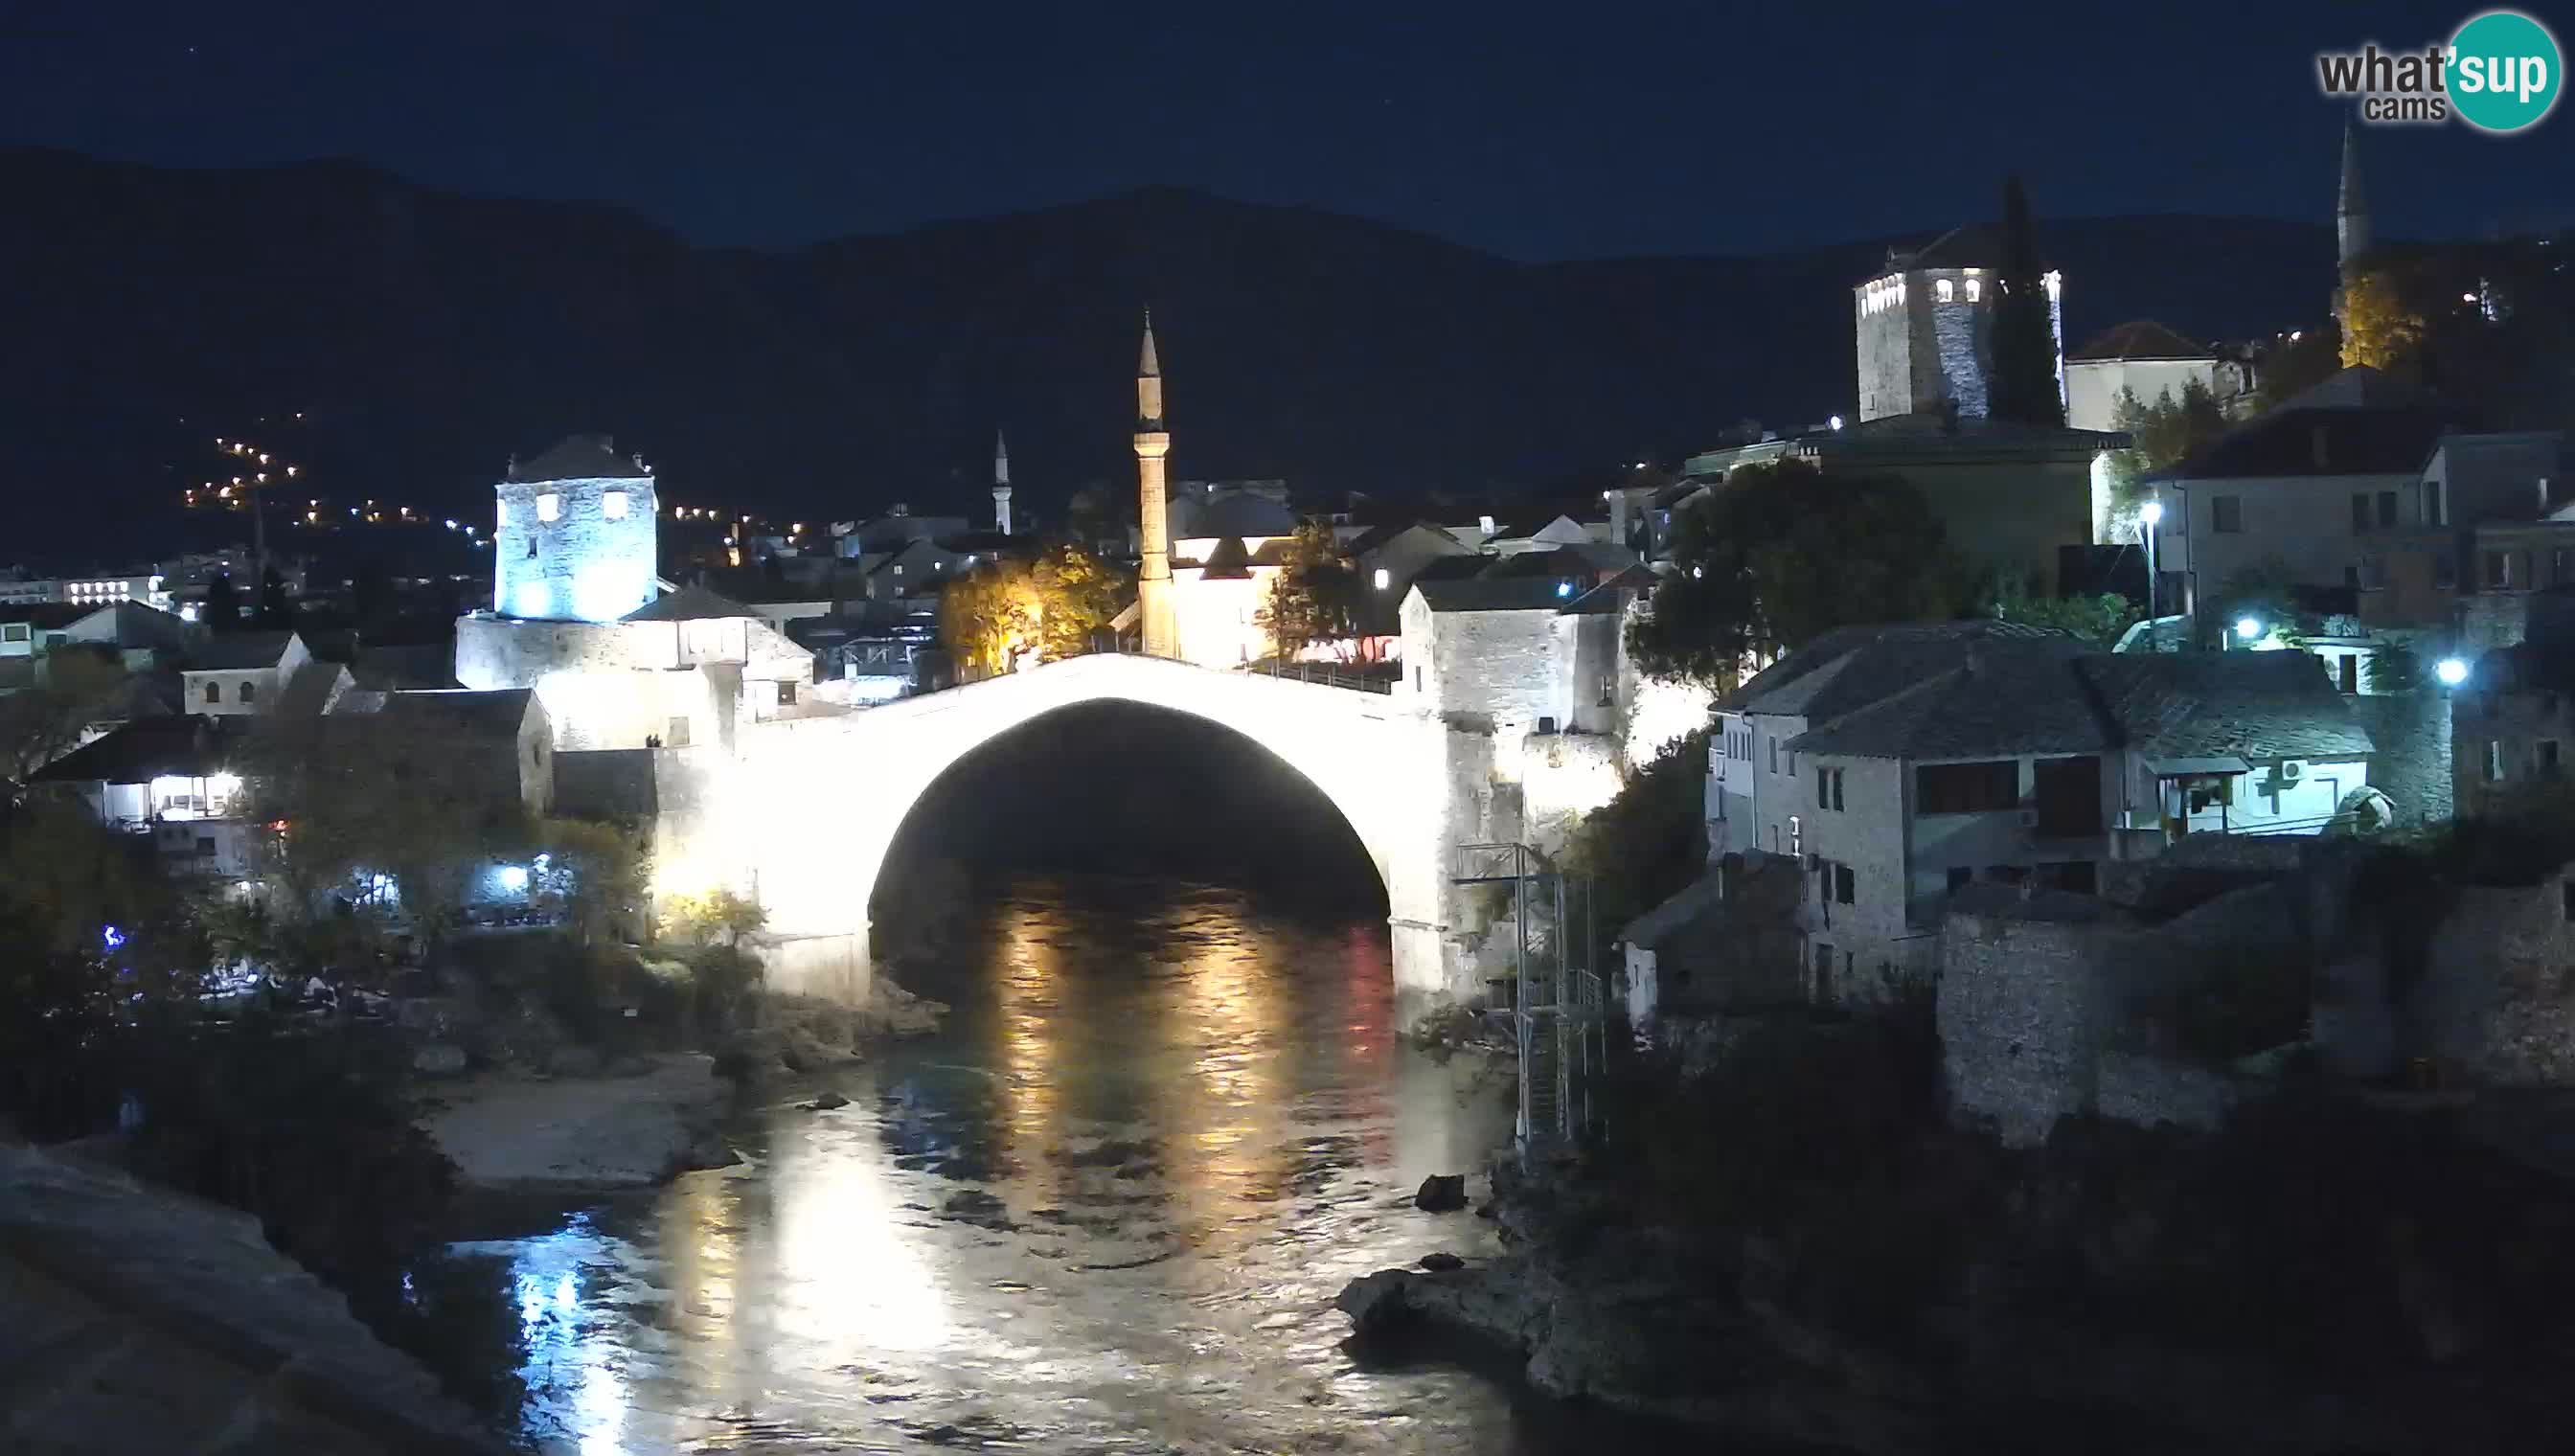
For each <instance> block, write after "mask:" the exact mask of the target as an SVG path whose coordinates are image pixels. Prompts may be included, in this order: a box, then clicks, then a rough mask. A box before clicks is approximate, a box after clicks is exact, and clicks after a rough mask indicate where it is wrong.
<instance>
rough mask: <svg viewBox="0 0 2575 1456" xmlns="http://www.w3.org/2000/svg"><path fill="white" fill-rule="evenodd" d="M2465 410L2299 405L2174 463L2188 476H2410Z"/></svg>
mask: <svg viewBox="0 0 2575 1456" xmlns="http://www.w3.org/2000/svg"><path fill="white" fill-rule="evenodd" d="M2462 423H2464V419H2463V417H2462V416H2461V415H2460V414H2459V413H2458V412H2457V411H2454V410H2450V409H2447V408H2444V407H2442V406H2438V405H2403V406H2391V407H2377V406H2372V407H2369V408H2364V409H2346V408H2341V407H2333V406H2321V407H2311V408H2301V407H2299V406H2298V405H2296V404H2294V403H2292V404H2289V405H2284V406H2282V407H2280V408H2279V409H2277V410H2273V411H2272V412H2271V413H2269V414H2267V415H2263V416H2261V417H2260V418H2258V419H2254V420H2249V421H2246V422H2245V423H2244V424H2242V425H2238V426H2236V427H2235V428H2234V429H2232V430H2229V431H2228V432H2226V433H2225V434H2224V435H2221V436H2219V437H2218V438H2217V439H2216V440H2215V441H2214V442H2212V443H2211V444H2210V445H2208V446H2207V447H2206V448H2205V449H2203V450H2201V451H2200V452H2199V453H2198V454H2196V455H2193V456H2192V457H2190V458H2189V459H2188V460H2185V461H2183V462H2182V463H2181V464H2180V465H2178V466H2176V467H2174V468H2173V470H2172V472H2171V478H2172V479H2175V480H2184V481H2208V480H2248V479H2262V478H2266V477H2283V476H2364V475H2412V474H2414V473H2415V472H2417V471H2420V470H2421V469H2422V468H2423V462H2424V461H2426V460H2428V459H2430V457H2431V454H2432V447H2433V445H2434V444H2435V443H2436V442H2438V441H2439V440H2440V438H2441V435H2442V433H2443V432H2444V431H2447V430H2452V429H2456V428H2458V427H2459V426H2460V425H2461V424H2462Z"/></svg>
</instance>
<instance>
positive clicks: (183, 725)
mask: <svg viewBox="0 0 2575 1456" xmlns="http://www.w3.org/2000/svg"><path fill="white" fill-rule="evenodd" d="M231 752H232V738H231V735H229V734H227V733H226V732H224V731H223V729H222V728H220V727H219V726H218V725H217V724H216V723H215V721H214V720H212V719H209V718H204V717H201V716H199V715H196V714H185V715H181V716H178V717H175V718H143V719H136V720H135V721H134V722H132V723H129V724H126V725H125V726H123V727H122V728H114V729H111V730H110V731H109V732H107V733H106V734H105V735H104V736H101V737H98V738H94V739H92V740H90V741H89V742H87V743H84V744H82V745H81V746H80V747H77V748H74V749H73V750H72V751H70V752H68V753H65V754H64V755H63V756H61V757H59V758H56V759H55V760H54V761H52V762H50V763H48V764H46V765H45V766H44V767H42V768H40V769H38V770H37V771H36V772H35V774H34V775H33V777H34V779H35V781H37V782H40V783H99V782H105V783H148V782H150V781H151V780H152V779H154V778H158V777H160V776H161V775H163V774H165V773H169V774H181V775H185V776H188V777H197V776H201V775H204V774H208V773H213V772H216V771H217V770H219V769H221V768H222V767H223V766H224V764H225V763H226V762H227V761H228V760H229V758H230V755H231Z"/></svg>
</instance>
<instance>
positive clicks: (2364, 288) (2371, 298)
mask: <svg viewBox="0 0 2575 1456" xmlns="http://www.w3.org/2000/svg"><path fill="white" fill-rule="evenodd" d="M2422 344H2423V316H2422V315H2421V314H2419V313H2416V312H2415V311H2414V310H2413V309H2412V308H2410V307H2408V306H2407V305H2406V302H2405V297H2404V292H2403V290H2402V289H2401V288H2399V287H2398V284H2397V280H2396V278H2395V276H2394V275H2393V274H2390V273H2387V272H2383V271H2380V270H2376V269H2369V270H2360V271H2356V272H2354V273H2352V274H2351V275H2350V276H2348V277H2347V278H2345V279H2344V280H2343V289H2342V363H2343V367H2344V368H2345V369H2349V368H2351V367H2352V366H2353V365H2358V364H2365V365H2368V366H2369V367H2370V368H2372V369H2379V370H2392V369H2395V368H2397V367H2399V366H2400V365H2404V364H2408V363H2411V362H2412V360H2413V358H2414V353H2415V351H2416V350H2417V349H2419V348H2421V347H2422Z"/></svg>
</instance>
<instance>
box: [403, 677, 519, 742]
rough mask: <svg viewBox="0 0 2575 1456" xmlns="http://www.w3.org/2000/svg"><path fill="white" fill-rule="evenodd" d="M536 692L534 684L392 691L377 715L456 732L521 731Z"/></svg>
mask: <svg viewBox="0 0 2575 1456" xmlns="http://www.w3.org/2000/svg"><path fill="white" fill-rule="evenodd" d="M535 696H536V690H535V689H533V688H490V689H483V690H475V689H468V688H451V689H447V690H445V691H443V692H436V693H393V694H388V695H386V697H385V705H384V707H383V708H381V709H379V710H377V716H378V717H381V718H384V719H386V720H389V721H392V722H397V723H403V722H409V723H417V724H423V725H428V726H433V727H436V728H443V729H446V730H449V731H453V732H460V733H468V734H472V735H475V736H479V737H510V738H514V737H517V736H518V735H519V727H520V725H522V724H524V723H526V722H527V721H528V701H529V700H530V699H532V698H534V697H535Z"/></svg>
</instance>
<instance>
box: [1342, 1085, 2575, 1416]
mask: <svg viewBox="0 0 2575 1456" xmlns="http://www.w3.org/2000/svg"><path fill="white" fill-rule="evenodd" d="M1741 1090H1742V1089H1741V1088H1737V1089H1736V1091H1741ZM1842 1090H1843V1094H1844V1095H1845V1096H1846V1097H1847V1098H1849V1099H1850V1104H1864V1103H1865V1102H1866V1101H1867V1100H1868V1098H1869V1097H1870V1095H1871V1094H1870V1093H1869V1092H1868V1091H1867V1090H1865V1089H1860V1088H1855V1087H1854V1086H1853V1085H1851V1084H1850V1083H1849V1082H1847V1081H1845V1082H1844V1083H1843V1084H1842ZM1667 1094H1668V1097H1669V1104H1668V1105H1666V1106H1664V1107H1663V1109H1662V1113H1663V1115H1662V1120H1660V1121H1658V1122H1655V1121H1648V1122H1646V1123H1644V1124H1643V1125H1642V1126H1640V1127H1638V1128H1637V1130H1636V1131H1635V1132H1634V1133H1633V1134H1631V1137H1630V1140H1629V1143H1628V1145H1627V1147H1626V1148H1625V1149H1624V1150H1623V1152H1620V1153H1617V1154H1604V1155H1601V1156H1598V1157H1595V1158H1592V1159H1589V1160H1586V1161H1583V1162H1579V1163H1566V1164H1562V1165H1557V1166H1553V1167H1550V1168H1548V1169H1546V1170H1544V1171H1543V1172H1542V1173H1540V1174H1538V1175H1534V1176H1523V1175H1521V1174H1520V1173H1519V1172H1518V1170H1517V1169H1516V1168H1515V1167H1514V1166H1511V1165H1507V1164H1505V1165H1501V1166H1498V1167H1497V1168H1496V1171H1495V1178H1494V1185H1493V1186H1494V1196H1493V1202H1492V1205H1491V1208H1490V1210H1489V1211H1490V1212H1491V1214H1492V1215H1493V1216H1494V1217H1495V1218H1497V1219H1498V1220H1499V1222H1500V1225H1501V1229H1502V1232H1503V1237H1504V1245H1505V1248H1506V1249H1507V1250H1508V1252H1507V1253H1505V1254H1504V1255H1503V1256H1501V1257H1500V1258H1497V1259H1493V1260H1490V1261H1487V1262H1480V1263H1470V1264H1467V1265H1465V1266H1463V1267H1459V1268H1455V1269H1446V1270H1439V1271H1426V1270H1418V1269H1390V1270H1383V1271H1380V1272H1377V1273H1374V1274H1370V1275H1367V1276H1365V1277H1363V1278H1360V1279H1357V1280H1354V1281H1352V1282H1351V1283H1350V1284H1349V1285H1348V1286H1347V1287H1346V1288H1345V1289H1344V1290H1343V1291H1342V1293H1341V1295H1340V1297H1339V1299H1338V1301H1337V1303H1338V1306H1339V1308H1340V1309H1341V1310H1342V1311H1343V1312H1344V1313H1346V1314H1347V1315H1348V1316H1349V1317H1350V1320H1351V1323H1352V1326H1353V1329H1354V1332H1355V1336H1356V1338H1357V1340H1358V1341H1359V1342H1360V1343H1361V1344H1362V1345H1365V1344H1366V1343H1368V1342H1370V1341H1373V1340H1376V1339H1379V1338H1381V1337H1392V1336H1398V1335H1401V1334H1402V1333H1403V1332H1405V1331H1407V1330H1417V1331H1427V1332H1431V1333H1433V1334H1436V1335H1439V1336H1444V1337H1448V1338H1452V1339H1461V1340H1465V1341H1471V1342H1477V1343H1481V1344H1484V1345H1486V1346H1490V1347H1498V1348H1500V1349H1502V1350H1505V1351H1508V1352H1511V1353H1512V1354H1513V1355H1515V1356H1516V1357H1517V1359H1518V1360H1519V1361H1520V1362H1521V1365H1522V1368H1523V1369H1524V1372H1525V1375H1526V1378H1527V1380H1528V1382H1529V1383H1530V1385H1531V1386H1533V1387H1534V1388H1536V1389H1538V1390H1540V1391H1543V1392H1545V1393H1547V1394H1550V1395H1553V1396H1557V1397H1560V1398H1565V1399H1571V1400H1584V1401H1591V1402H1597V1403H1599V1404H1601V1405H1603V1406H1607V1407H1611V1408H1615V1409H1619V1410H1624V1411H1629V1412H1634V1413H1638V1414H1643V1415H1650V1416H1656V1417H1662V1418H1668V1419H1672V1420H1676V1421H1681V1422H1686V1423H1688V1424H1690V1425H1692V1426H1694V1427H1697V1428H1700V1429H1703V1430H1706V1431H1708V1432H1710V1433H1712V1434H1715V1435H1719V1436H1721V1437H1723V1438H1724V1439H1726V1440H1728V1441H1736V1442H1744V1443H1750V1444H1755V1445H1763V1444H1770V1443H1778V1444H1784V1445H1793V1446H1799V1447H1812V1448H1817V1449H1825V1450H1835V1451H1857V1452H1866V1453H1871V1456H1881V1453H1882V1456H1910V1453H1929V1452H1945V1451H1951V1450H1962V1449H2029V1448H2033V1447H2037V1446H2060V1445H2061V1446H2067V1447H2070V1448H2073V1449H2081V1450H2086V1451H2092V1452H2112V1453H2126V1452H2135V1453H2140V1456H2143V1453H2148V1452H2152V1453H2163V1452H2168V1451H2175V1450H2194V1451H2245V1452H2252V1451H2263V1452H2330V1451H2354V1452H2359V1451H2367V1452H2374V1453H2390V1456H2394V1453H2409V1456H2410V1453H2451V1452H2458V1453H2462V1456H2465V1453H2470V1452H2477V1453H2484V1452H2491V1451H2495V1450H2502V1449H2512V1448H2514V1447H2516V1446H2517V1445H2521V1444H2523V1441H2524V1438H2522V1437H2518V1436H2516V1434H2515V1433H2516V1432H2528V1431H2533V1430H2546V1429H2563V1428H2565V1427H2566V1426H2567V1424H2568V1423H2569V1422H2570V1421H2575V1391H2570V1390H2569V1389H2568V1387H2567V1383H2566V1382H2565V1381H2564V1379H2563V1378H2562V1375H2563V1368H2564V1366H2563V1361H2564V1360H2565V1359H2566V1358H2567V1357H2568V1356H2569V1355H2570V1354H2575V1190H2570V1189H2569V1188H2568V1187H2567V1186H2566V1185H2564V1184H2563V1183H2561V1182H2558V1181H2557V1180H2555V1179H2553V1178H2551V1177H2548V1176H2546V1175H2545V1174H2542V1173H2538V1172H2535V1171H2534V1170H2532V1169H2529V1168H2527V1167H2523V1166H2520V1165H2518V1164H2514V1163H2511V1162H2509V1161H2507V1160H2501V1159H2497V1158H2495V1157H2494V1156H2492V1155H2491V1153H2489V1152H2488V1151H2487V1150H2485V1149H2483V1148H2481V1147H2479V1146H2477V1145H2476V1144H2475V1143H2474V1142H2473V1140H2472V1139H2470V1138H2467V1137H2464V1136H2462V1135H2460V1132H2459V1130H2458V1129H2457V1128H2456V1127H2453V1126H2451V1125H2450V1124H2449V1123H2448V1122H2446V1121H2445V1120H2443V1119H2441V1118H2438V1117H2432V1118H2426V1117H2420V1116H2406V1115H2388V1114H2386V1113H2384V1112H2383V1111H2380V1110H2378V1109H2371V1108H2359V1107H2353V1106H2350V1105H2348V1104H2345V1103H2340V1102H2334V1101H2329V1100H2328V1101H2319V1102H2316V1103H2312V1104H2308V1105H2304V1106H2286V1107H2281V1108H2277V1109H2273V1110H2272V1111H2270V1112H2268V1113H2266V1114H2265V1119H2264V1120H2261V1121H2256V1122H2247V1123H2239V1125H2238V1126H2236V1127H2234V1128H2231V1129H2229V1130H2228V1131H2227V1132H2226V1133H2224V1134H2221V1135H2219V1136H2215V1137H2209V1136H2200V1135H2184V1134H2179V1133H2145V1132H2139V1131H2136V1130H2135V1129H2128V1128H2116V1127H2108V1126H2093V1125H2088V1124H2086V1125H2069V1126H2067V1127H2063V1128H2060V1129H2059V1135H2058V1136H2057V1138H2056V1139H2054V1140H2053V1141H2052V1142H2051V1143H2050V1144H2049V1146H2047V1147H2046V1148H2043V1149H2038V1150H2033V1151H2030V1152H2027V1153H2014V1152H2005V1151H2003V1150H2001V1149H1999V1148H1997V1147H1995V1146H1994V1145H1993V1144H1992V1143H1991V1142H1990V1141H1989V1140H1987V1139H1983V1138H1980V1137H1977V1136H1975V1135H1973V1134H1970V1133H1965V1132H1953V1131H1950V1130H1947V1129H1943V1128H1939V1127H1937V1126H1936V1125H1929V1126H1926V1125H1923V1124H1922V1122H1921V1121H1920V1120H1918V1119H1916V1120H1912V1121H1907V1120H1906V1119H1903V1118H1897V1119H1894V1120H1890V1121H1888V1122H1886V1123H1884V1124H1870V1125H1860V1124H1858V1123H1852V1122H1843V1123H1834V1122H1832V1121H1831V1120H1829V1119H1826V1118H1818V1117H1815V1116H1814V1115H1813V1114H1811V1113H1810V1112H1801V1111H1798V1110H1797V1108H1798V1107H1799V1106H1801V1105H1804V1106H1808V1107H1811V1106H1815V1105H1821V1104H1814V1103H1807V1102H1804V1101H1803V1099H1802V1097H1801V1096H1796V1097H1787V1098H1781V1097H1778V1096H1776V1095H1771V1096H1765V1097H1756V1098H1754V1099H1753V1102H1752V1103H1749V1104H1746V1105H1734V1101H1735V1098H1734V1095H1733V1093H1725V1092H1720V1093H1716V1094H1711V1093H1709V1092H1707V1091H1705V1090H1704V1089H1701V1088H1697V1087H1695V1086H1685V1087H1683V1088H1681V1089H1667ZM1850 1104H1846V1106H1847V1105H1850ZM1763 1117H1766V1118H1767V1119H1768V1121H1767V1123H1766V1124H1764V1123H1763V1122H1761V1121H1760V1120H1758V1119H1759V1118H1763ZM1801 1118H1803V1119H1806V1120H1805V1121H1804V1122H1803V1124H1802V1125H1801V1124H1800V1119H1801ZM1631 1125H1632V1124H1631Z"/></svg>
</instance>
